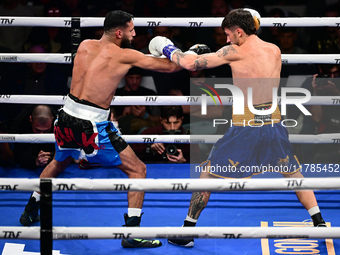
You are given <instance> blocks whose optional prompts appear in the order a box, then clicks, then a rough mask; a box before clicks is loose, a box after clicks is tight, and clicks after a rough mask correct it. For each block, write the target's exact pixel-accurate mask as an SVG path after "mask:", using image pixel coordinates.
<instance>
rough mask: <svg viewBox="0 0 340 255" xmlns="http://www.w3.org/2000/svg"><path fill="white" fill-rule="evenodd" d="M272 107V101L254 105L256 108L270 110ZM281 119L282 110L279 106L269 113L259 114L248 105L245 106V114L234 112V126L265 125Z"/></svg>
mask: <svg viewBox="0 0 340 255" xmlns="http://www.w3.org/2000/svg"><path fill="white" fill-rule="evenodd" d="M271 107H272V103H264V104H259V105H254V108H255V109H256V110H268V109H270V108H271ZM280 121H281V112H280V109H279V107H278V106H277V107H276V109H275V111H274V112H273V113H272V114H268V115H257V114H254V113H252V112H251V111H250V110H249V108H248V106H245V107H244V114H243V115H234V114H233V125H234V126H248V125H249V126H263V125H270V124H274V123H279V122H280Z"/></svg>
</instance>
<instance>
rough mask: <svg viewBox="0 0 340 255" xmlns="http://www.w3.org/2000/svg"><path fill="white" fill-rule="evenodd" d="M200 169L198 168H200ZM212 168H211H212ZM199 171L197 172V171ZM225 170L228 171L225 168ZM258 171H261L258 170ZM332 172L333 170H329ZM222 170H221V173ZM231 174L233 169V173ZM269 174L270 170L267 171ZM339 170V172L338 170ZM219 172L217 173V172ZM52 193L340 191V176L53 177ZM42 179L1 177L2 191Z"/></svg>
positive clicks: (35, 185)
mask: <svg viewBox="0 0 340 255" xmlns="http://www.w3.org/2000/svg"><path fill="white" fill-rule="evenodd" d="M197 168H199V167H198V166H197ZM211 169H212V168H211ZM196 170H197V172H198V171H199V169H195V171H196ZM224 170H225V169H224ZM257 170H258V169H257ZM328 170H330V169H328ZM221 171H222V170H221ZM230 171H232V170H230ZM268 171H269V170H268ZM338 171H339V169H338ZM215 172H216V171H215ZM51 180H52V190H53V191H59V190H66V191H68V190H77V191H85V190H95V191H149V192H150V191H182V192H183V191H184V192H187V191H202V190H209V191H245V190H252V191H263V190H267V191H268V190H339V189H340V177H330V178H266V179H193V178H190V179H189V178H188V179H151V178H147V179H132V178H125V179H86V178H71V179H66V178H51ZM39 181H40V179H27V178H0V190H12V191H37V190H39V189H40V188H39Z"/></svg>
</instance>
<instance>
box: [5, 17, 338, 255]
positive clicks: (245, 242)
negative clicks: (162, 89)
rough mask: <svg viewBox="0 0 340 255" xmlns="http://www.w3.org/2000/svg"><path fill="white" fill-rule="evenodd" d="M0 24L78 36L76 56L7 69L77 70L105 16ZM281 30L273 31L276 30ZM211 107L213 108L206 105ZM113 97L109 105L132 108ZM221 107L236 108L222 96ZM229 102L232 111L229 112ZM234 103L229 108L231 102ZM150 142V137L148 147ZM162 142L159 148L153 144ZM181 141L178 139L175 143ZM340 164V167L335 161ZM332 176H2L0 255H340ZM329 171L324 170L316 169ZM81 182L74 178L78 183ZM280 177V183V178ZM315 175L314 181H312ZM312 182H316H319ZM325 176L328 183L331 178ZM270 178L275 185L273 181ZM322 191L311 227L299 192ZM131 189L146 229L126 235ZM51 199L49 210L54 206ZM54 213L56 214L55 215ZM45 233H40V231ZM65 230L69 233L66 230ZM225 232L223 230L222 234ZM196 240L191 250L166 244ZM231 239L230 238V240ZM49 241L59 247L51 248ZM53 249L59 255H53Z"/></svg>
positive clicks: (26, 57) (114, 172)
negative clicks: (201, 199)
mask: <svg viewBox="0 0 340 255" xmlns="http://www.w3.org/2000/svg"><path fill="white" fill-rule="evenodd" d="M2 18H3V19H4V20H9V21H10V22H2V24H0V25H2V26H4V25H5V26H41V25H42V24H44V26H55V27H70V28H71V29H72V45H73V48H72V52H71V53H70V54H0V61H2V62H46V63H63V64H70V63H72V56H74V55H73V54H74V53H75V52H76V48H77V46H78V44H79V39H80V36H79V35H80V34H79V33H80V28H81V27H92V26H102V24H103V18H28V17H2ZM221 21H222V18H176V20H174V19H171V18H135V19H134V23H135V26H178V27H180V26H185V27H208V26H210V27H214V26H220V24H221ZM275 24H276V25H275ZM277 24H281V26H282V24H284V25H283V26H338V25H339V24H340V18H262V19H261V26H263V27H265V26H273V25H274V26H278V25H277ZM339 59H340V55H337V54H329V55H311V54H304V55H282V62H283V63H285V64H289V63H305V64H308V63H323V64H334V63H336V64H337V63H338V62H339ZM147 98H148V96H140V97H133V103H134V104H138V105H167V104H174V105H195V104H196V105H200V103H201V98H200V97H197V100H190V97H186V96H183V97H167V96H157V97H156V99H155V100H152V101H150V100H146V99H147ZM64 100H65V96H27V95H1V96H0V103H22V104H27V103H30V104H31V103H34V104H35V103H41V104H55V105H62V104H63V102H64ZM207 100H208V102H207V103H208V104H209V105H213V104H214V102H213V100H212V99H211V100H210V99H209V98H207ZM131 101H132V98H131V97H130V98H129V97H119V96H115V97H114V99H113V101H112V105H120V104H131ZM222 101H223V102H230V99H229V98H227V97H225V98H224V97H222ZM227 104H228V103H226V105H227ZM229 104H231V103H229ZM308 104H311V105H312V104H320V105H339V104H340V97H339V96H337V97H313V98H312V99H311V100H310V101H309V102H308ZM123 137H124V139H125V140H126V141H127V142H128V143H141V142H146V140H148V141H157V142H165V143H176V142H177V143H178V142H180V143H188V142H190V143H214V142H216V141H217V140H218V138H219V137H221V136H219V135H211V136H204V137H202V136H195V135H180V136H178V135H177V136H172V135H167V136H159V135H143V136H141V135H131V136H123ZM145 138H150V139H145ZM155 139H156V140H155ZM179 140H180V141H179ZM290 141H291V142H292V143H338V142H339V141H340V134H322V135H290ZM0 142H32V143H33V142H46V143H51V142H54V137H53V134H52V135H51V134H43V135H32V134H29V135H25V134H0ZM339 164H340V162H339ZM339 164H333V166H332V169H333V170H332V172H330V171H327V173H328V175H325V174H323V173H322V172H321V171H317V170H315V171H311V170H310V169H309V171H307V168H306V165H304V168H303V170H302V171H303V174H304V175H305V177H307V178H306V179H294V180H287V179H283V178H281V175H280V174H278V173H266V174H265V175H262V174H261V175H257V176H254V177H253V178H252V179H247V180H197V179H192V178H190V165H189V164H148V165H147V169H148V174H147V179H146V180H131V179H128V178H126V176H125V175H124V174H123V173H122V172H121V171H120V170H118V169H115V168H105V167H101V168H97V169H91V170H80V169H78V167H77V166H76V165H71V166H69V167H68V168H67V169H66V170H65V171H64V172H63V173H62V174H61V175H60V176H59V178H57V179H52V180H44V181H40V180H39V179H37V178H38V177H39V174H40V171H41V169H37V170H34V171H32V170H27V169H22V168H18V167H16V168H0V189H1V194H2V196H1V198H0V205H1V206H0V216H1V218H2V220H1V223H2V224H1V226H0V233H1V235H0V251H2V255H8V254H11V255H12V254H25V255H28V254H30V255H31V254H39V251H41V254H98V255H102V254H125V253H130V254H141V253H142V252H144V253H147V254H184V253H185V254H263V255H271V254H329V255H335V254H340V241H339V239H340V227H339V225H340V222H339V217H338V213H337V212H338V211H339V209H340V203H339V201H340V191H339V189H340V168H339V167H340V166H339ZM325 166H326V167H327V169H329V168H330V166H329V164H328V165H324V164H320V166H319V167H320V168H321V169H323V167H325ZM75 177H76V178H75ZM278 177H280V178H278ZM308 177H314V178H308ZM315 177H316V178H315ZM325 177H326V178H325ZM268 178H270V179H268ZM39 189H40V190H41V192H42V206H41V218H42V219H41V224H40V223H35V224H33V225H32V227H22V226H21V225H20V223H19V217H20V214H21V212H22V211H23V209H24V207H25V205H26V203H27V201H28V198H29V194H30V193H31V191H32V190H39ZM296 189H316V190H318V191H316V192H315V194H316V198H317V200H318V202H319V206H320V209H321V212H322V214H323V217H324V219H325V220H326V223H327V225H328V228H324V229H320V228H312V227H311V226H312V223H311V222H310V221H308V220H307V221H306V219H309V218H310V216H309V214H308V212H307V211H306V210H305V209H304V208H303V207H302V205H301V204H300V203H299V202H298V200H297V198H296V196H295V194H294V192H293V190H296ZM127 190H145V191H147V192H146V195H145V200H144V206H143V212H144V213H145V214H144V215H143V216H142V226H141V228H123V227H121V225H122V224H123V222H124V221H123V214H124V213H125V212H126V210H127V199H126V191H127ZM193 190H212V191H216V192H214V193H212V195H211V198H210V201H209V203H208V206H207V207H206V208H205V210H204V211H203V213H202V215H201V217H200V220H199V221H198V224H197V227H195V228H181V227H180V225H181V224H182V222H183V220H184V217H185V215H186V214H187V209H188V206H189V201H190V197H191V192H190V191H193ZM52 196H53V206H52ZM52 215H53V216H52ZM39 225H40V227H39ZM66 226H67V227H66ZM224 226H226V227H224ZM127 237H137V238H138V237H139V238H158V239H160V240H161V241H162V243H163V246H162V247H159V248H157V249H147V250H145V249H142V250H141V249H133V250H131V249H129V250H127V249H124V248H122V247H121V246H120V239H122V238H127ZM168 237H171V238H174V237H178V238H180V237H194V238H195V239H197V240H195V246H194V248H193V249H184V248H182V247H176V246H173V245H169V244H167V242H166V238H168ZM224 239H232V240H224ZM52 240H53V242H52ZM52 245H53V253H52Z"/></svg>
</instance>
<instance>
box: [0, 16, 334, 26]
mask: <svg viewBox="0 0 340 255" xmlns="http://www.w3.org/2000/svg"><path fill="white" fill-rule="evenodd" d="M0 20H1V22H0V26H32V27H34V26H37V27H41V26H43V27H71V18H70V17H13V16H2V17H1V18H0ZM222 20H223V18H214V17H199V18H178V17H167V18H157V17H147V18H134V25H135V26H137V27H155V26H170V27H219V26H221V22H222ZM103 23H104V18H101V17H100V18H98V17H96V18H94V17H81V18H80V27H101V26H103ZM339 24H340V18H339V17H311V18H306V17H303V18H299V17H295V18H293V17H286V18H273V17H267V18H265V17H262V18H261V27H324V26H329V27H339Z"/></svg>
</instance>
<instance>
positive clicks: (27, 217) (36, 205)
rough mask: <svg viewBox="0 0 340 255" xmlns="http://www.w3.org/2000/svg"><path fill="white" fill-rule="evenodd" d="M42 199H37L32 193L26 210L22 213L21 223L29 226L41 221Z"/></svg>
mask: <svg viewBox="0 0 340 255" xmlns="http://www.w3.org/2000/svg"><path fill="white" fill-rule="evenodd" d="M39 209H40V201H38V202H37V201H36V199H35V197H33V195H31V197H30V199H29V200H28V203H27V205H26V207H25V210H24V212H23V213H22V214H21V217H20V223H21V224H22V225H24V226H29V225H31V224H32V223H34V222H38V221H40V216H39Z"/></svg>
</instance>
